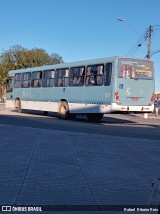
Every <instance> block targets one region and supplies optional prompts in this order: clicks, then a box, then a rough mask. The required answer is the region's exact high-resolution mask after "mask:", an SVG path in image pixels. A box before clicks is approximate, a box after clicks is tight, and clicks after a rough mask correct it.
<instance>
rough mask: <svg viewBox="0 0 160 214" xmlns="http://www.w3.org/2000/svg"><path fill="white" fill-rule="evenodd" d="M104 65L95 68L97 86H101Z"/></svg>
mask: <svg viewBox="0 0 160 214" xmlns="http://www.w3.org/2000/svg"><path fill="white" fill-rule="evenodd" d="M103 75H104V65H99V66H97V85H102V84H103Z"/></svg>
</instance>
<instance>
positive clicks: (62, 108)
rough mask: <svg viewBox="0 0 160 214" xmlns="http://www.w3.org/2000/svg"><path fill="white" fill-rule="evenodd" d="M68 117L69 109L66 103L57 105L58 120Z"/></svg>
mask: <svg viewBox="0 0 160 214" xmlns="http://www.w3.org/2000/svg"><path fill="white" fill-rule="evenodd" d="M68 116H69V107H68V103H67V102H65V101H62V102H61V103H60V105H59V118H60V119H64V120H65V119H68Z"/></svg>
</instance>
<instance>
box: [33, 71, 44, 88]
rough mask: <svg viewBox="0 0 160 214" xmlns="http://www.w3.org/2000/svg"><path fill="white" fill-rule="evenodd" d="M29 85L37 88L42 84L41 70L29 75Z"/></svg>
mask: <svg viewBox="0 0 160 214" xmlns="http://www.w3.org/2000/svg"><path fill="white" fill-rule="evenodd" d="M31 79H32V81H31V87H32V88H37V87H41V86H42V71H35V72H33V73H32V75H31Z"/></svg>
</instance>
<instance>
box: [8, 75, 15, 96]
mask: <svg viewBox="0 0 160 214" xmlns="http://www.w3.org/2000/svg"><path fill="white" fill-rule="evenodd" d="M13 86H14V77H13V76H10V77H8V79H7V81H6V92H7V93H9V92H12V91H13Z"/></svg>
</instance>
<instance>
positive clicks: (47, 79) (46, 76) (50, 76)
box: [42, 70, 55, 87]
mask: <svg viewBox="0 0 160 214" xmlns="http://www.w3.org/2000/svg"><path fill="white" fill-rule="evenodd" d="M54 82H55V70H48V71H44V72H43V80H42V86H43V87H53V86H54Z"/></svg>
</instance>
